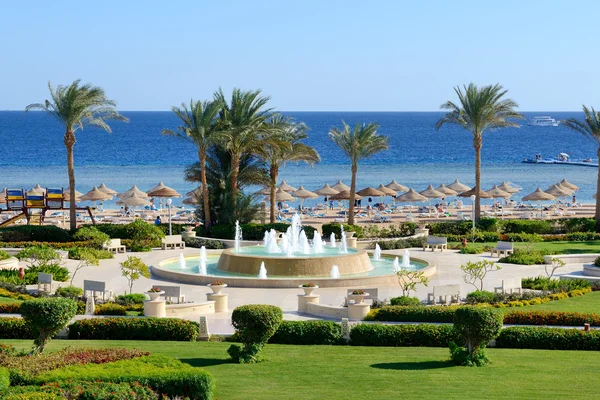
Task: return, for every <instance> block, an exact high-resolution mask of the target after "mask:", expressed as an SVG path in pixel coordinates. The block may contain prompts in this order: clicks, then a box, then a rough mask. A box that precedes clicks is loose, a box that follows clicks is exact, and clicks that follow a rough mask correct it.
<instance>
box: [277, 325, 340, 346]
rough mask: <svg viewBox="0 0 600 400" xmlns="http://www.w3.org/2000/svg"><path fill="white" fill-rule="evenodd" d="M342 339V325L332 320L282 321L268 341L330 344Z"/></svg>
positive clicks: (337, 342)
mask: <svg viewBox="0 0 600 400" xmlns="http://www.w3.org/2000/svg"><path fill="white" fill-rule="evenodd" d="M341 341H342V327H341V325H340V324H338V323H336V322H333V321H282V322H281V325H279V327H278V328H277V331H275V334H274V335H273V336H271V338H270V339H269V343H276V344H295V345H332V344H339V343H341Z"/></svg>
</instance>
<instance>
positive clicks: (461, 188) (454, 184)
mask: <svg viewBox="0 0 600 400" xmlns="http://www.w3.org/2000/svg"><path fill="white" fill-rule="evenodd" d="M446 187H447V188H448V189H452V190H454V191H455V192H457V193H462V192H466V191H467V190H471V188H470V187H469V186H467V185H464V184H462V183H460V182H459V181H458V179H455V180H454V182H452V183H451V184H449V185H446Z"/></svg>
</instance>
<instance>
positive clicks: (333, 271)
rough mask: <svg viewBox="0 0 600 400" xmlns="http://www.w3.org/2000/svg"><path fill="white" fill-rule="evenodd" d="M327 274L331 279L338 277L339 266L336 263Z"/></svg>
mask: <svg viewBox="0 0 600 400" xmlns="http://www.w3.org/2000/svg"><path fill="white" fill-rule="evenodd" d="M329 276H330V277H331V279H340V268H339V267H338V266H337V265H334V266H333V267H331V272H329Z"/></svg>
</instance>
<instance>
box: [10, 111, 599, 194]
mask: <svg viewBox="0 0 600 400" xmlns="http://www.w3.org/2000/svg"><path fill="white" fill-rule="evenodd" d="M123 114H124V115H125V116H127V117H128V118H129V119H130V122H129V123H127V124H126V123H120V122H113V123H112V124H111V126H112V130H113V132H112V133H111V134H109V133H106V132H104V131H100V130H98V129H94V128H85V129H84V130H83V131H77V133H76V135H77V143H76V145H75V164H76V182H77V184H76V188H77V190H79V191H81V192H86V191H88V190H90V189H91V188H92V187H93V186H94V185H99V184H100V183H101V182H104V183H105V184H106V185H107V186H109V187H111V188H113V189H115V190H117V191H123V190H127V189H129V188H130V187H131V186H132V185H133V184H136V185H138V187H139V188H140V189H142V190H148V189H149V188H151V187H153V186H155V185H156V184H157V183H158V182H159V181H163V182H164V183H165V184H166V185H168V186H171V187H173V188H175V189H176V190H178V191H180V192H182V193H184V192H187V191H189V190H191V189H193V188H194V185H193V184H191V183H188V182H185V181H184V180H183V169H184V168H185V166H186V165H188V164H190V163H193V162H195V161H197V155H196V151H195V149H194V147H193V146H192V145H191V144H189V143H187V142H185V141H183V140H180V139H177V138H173V137H167V136H163V135H161V130H162V129H163V128H171V129H175V128H176V127H177V126H178V120H177V118H176V117H174V115H173V114H172V113H171V112H166V111H165V112H123ZM285 114H286V115H289V116H291V117H294V118H295V119H296V120H298V121H302V122H304V123H305V124H307V125H308V126H309V128H310V133H309V135H310V136H309V139H308V140H307V143H308V144H310V145H312V146H314V147H315V148H316V149H317V150H318V151H319V154H320V155H321V159H322V161H321V163H319V164H317V165H315V166H314V167H310V166H308V165H305V164H300V165H296V164H295V163H292V164H288V165H286V166H285V167H284V168H283V169H282V170H281V175H280V176H281V179H285V180H286V181H287V182H288V183H289V184H291V185H293V186H298V185H303V186H304V187H305V188H307V189H309V190H311V189H317V188H319V187H321V186H322V185H323V184H324V183H330V184H333V183H335V182H336V181H337V179H342V180H343V181H344V182H345V183H347V184H349V183H350V182H349V181H350V166H349V164H348V162H347V160H346V159H345V157H344V155H343V154H342V153H341V151H340V150H339V149H337V148H336V146H335V145H334V144H333V142H332V141H331V140H330V139H329V138H328V131H329V129H330V128H331V127H333V126H340V125H341V121H342V120H343V121H346V123H348V124H350V125H354V124H356V123H357V122H377V123H379V124H380V129H379V132H380V133H381V134H383V135H386V136H389V145H390V148H389V150H388V151H385V152H382V153H380V154H378V155H376V156H375V157H373V158H371V159H368V160H365V161H364V162H362V163H361V164H360V166H359V174H358V187H359V188H361V187H365V186H367V185H370V186H377V185H379V184H380V183H383V184H387V183H388V182H390V181H391V180H392V179H395V180H397V181H398V182H399V183H402V184H404V185H407V186H409V187H413V188H414V189H415V190H417V191H420V190H423V189H425V188H426V187H427V185H428V184H430V183H431V184H433V185H434V186H437V185H439V184H440V183H446V184H447V183H450V182H452V181H453V180H454V179H456V178H458V179H459V180H460V181H461V182H463V183H465V184H467V185H473V183H474V168H473V160H474V151H473V143H472V136H471V134H470V133H468V132H466V131H464V130H462V129H460V128H458V127H455V126H445V127H443V128H442V129H441V131H439V132H436V131H435V129H434V126H435V123H436V121H437V120H438V119H439V118H440V116H441V115H442V113H439V112H286V113H285ZM524 114H525V116H526V117H527V118H530V117H532V116H537V115H551V116H552V117H553V118H555V119H561V120H562V119H566V118H571V117H576V118H582V114H581V113H573V112H551V113H549V112H535V113H524ZM520 123H521V125H522V126H521V127H520V128H514V129H504V130H498V131H490V132H487V133H486V134H485V136H484V142H483V150H482V165H483V173H482V180H483V187H484V189H487V188H490V187H491V186H492V185H493V184H499V183H500V182H501V181H503V180H505V181H509V182H512V183H514V184H516V185H519V186H521V187H523V191H522V192H521V193H522V194H523V195H524V194H527V193H529V192H531V191H533V190H535V189H536V188H537V187H538V186H540V187H542V189H546V188H547V187H548V186H549V185H551V184H553V183H555V182H558V181H560V180H561V179H563V178H567V179H568V180H569V181H570V182H572V183H575V184H576V185H578V186H579V187H580V191H579V193H578V194H577V196H578V199H579V200H580V201H592V194H593V193H595V190H596V174H597V169H596V168H590V167H578V166H564V165H533V164H523V163H522V162H521V161H522V160H523V159H524V158H532V157H534V155H535V154H538V153H539V154H542V156H543V157H545V158H551V157H554V156H556V155H557V154H558V153H561V152H565V153H568V154H569V155H571V157H572V158H573V159H584V158H592V159H594V160H596V149H597V144H596V143H595V142H594V141H592V140H590V139H588V138H586V137H584V136H582V135H580V134H578V133H575V132H572V131H569V130H568V129H567V128H566V127H564V126H559V127H530V126H527V121H526V120H523V121H520ZM63 134H64V129H63V127H62V126H61V125H60V123H58V122H57V121H56V120H54V119H53V118H52V117H51V116H49V115H47V114H44V113H41V112H29V113H25V112H22V111H3V112H0V137H1V138H2V152H1V154H2V157H0V187H9V188H19V187H23V188H30V187H32V186H34V185H36V184H38V183H39V184H40V185H42V186H45V187H61V186H62V187H66V186H67V185H68V181H67V169H66V152H65V148H64V145H63ZM516 197H517V198H519V195H517V196H516ZM175 203H177V201H176V202H175ZM306 204H308V203H306Z"/></svg>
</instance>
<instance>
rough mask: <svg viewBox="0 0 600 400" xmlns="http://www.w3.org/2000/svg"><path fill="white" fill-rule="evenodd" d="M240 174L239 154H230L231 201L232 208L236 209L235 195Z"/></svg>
mask: <svg viewBox="0 0 600 400" xmlns="http://www.w3.org/2000/svg"><path fill="white" fill-rule="evenodd" d="M239 174H240V156H239V155H237V154H231V188H230V192H231V198H232V199H231V200H232V201H233V209H234V211H237V195H238V176H239Z"/></svg>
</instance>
